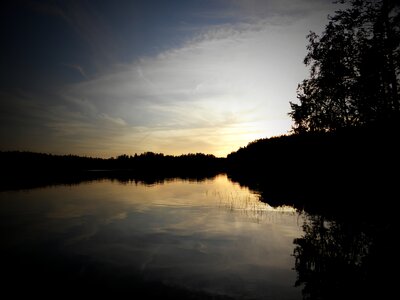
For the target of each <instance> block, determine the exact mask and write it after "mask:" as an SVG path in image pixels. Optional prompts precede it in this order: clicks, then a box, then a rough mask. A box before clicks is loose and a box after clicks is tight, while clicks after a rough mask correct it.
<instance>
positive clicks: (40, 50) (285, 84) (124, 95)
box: [0, 0, 338, 157]
mask: <svg viewBox="0 0 400 300" xmlns="http://www.w3.org/2000/svg"><path fill="white" fill-rule="evenodd" d="M336 9H338V6H337V5H335V4H332V3H331V1H327V0H300V1H290V0H271V1H270V0H187V1H183V0H182V1H161V0H159V1H154V0H146V1H105V0H103V1H56V0H52V1H51V0H48V1H33V0H27V1H11V3H10V4H3V9H2V10H1V13H0V14H1V21H0V22H1V29H0V30H1V36H2V39H3V41H2V47H1V50H0V51H1V52H0V53H1V55H0V63H1V66H2V67H1V70H0V128H1V129H0V137H1V140H2V143H1V148H0V150H29V151H40V152H50V153H57V154H68V153H72V154H78V155H89V156H101V157H110V156H116V155H119V154H122V153H126V154H134V153H141V152H144V151H154V152H164V153H166V154H175V155H179V154H182V153H189V152H192V153H193V152H204V153H212V154H215V155H217V156H225V155H226V154H228V153H230V152H232V151H235V150H237V149H238V148H239V147H241V146H245V145H247V143H249V142H251V141H253V140H255V139H258V138H264V137H270V136H275V135H280V134H286V133H287V132H288V131H289V130H290V128H291V124H292V122H291V120H290V118H289V117H288V115H287V113H288V112H289V111H290V106H289V101H295V100H296V87H297V84H298V83H299V82H301V81H302V80H303V79H304V78H306V77H307V75H308V70H307V68H306V67H305V66H304V65H303V63H302V61H303V58H304V56H305V55H306V45H307V40H306V35H307V33H308V32H309V31H310V30H313V31H316V32H321V31H322V30H323V28H324V26H325V24H326V23H327V15H328V14H332V13H333V12H334V10H336Z"/></svg>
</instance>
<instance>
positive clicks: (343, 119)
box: [289, 0, 400, 133]
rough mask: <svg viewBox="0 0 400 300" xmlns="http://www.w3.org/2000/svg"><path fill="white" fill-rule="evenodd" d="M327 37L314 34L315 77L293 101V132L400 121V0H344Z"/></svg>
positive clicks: (310, 61)
mask: <svg viewBox="0 0 400 300" xmlns="http://www.w3.org/2000/svg"><path fill="white" fill-rule="evenodd" d="M338 2H340V3H341V4H342V5H343V6H344V8H343V9H339V10H338V11H336V12H335V14H334V15H333V16H330V17H329V23H328V24H327V25H326V27H325V31H324V32H323V33H322V35H321V36H319V35H317V34H316V33H315V32H310V34H309V35H308V37H307V38H308V41H309V44H308V46H307V50H308V54H307V56H306V57H305V59H304V63H305V65H307V66H308V67H309V68H310V77H309V78H308V79H305V80H304V81H303V82H302V83H300V84H299V86H298V89H297V98H298V101H297V103H294V102H290V105H291V109H292V111H291V112H290V113H289V115H290V116H291V117H292V119H293V121H294V126H293V131H294V132H295V133H299V132H309V131H322V132H326V131H334V130H337V129H340V128H348V127H359V126H375V125H376V124H385V123H386V124H389V125H392V124H396V123H397V122H398V118H399V116H400V104H399V84H400V83H399V80H400V4H399V1H396V0H380V1H377V0H371V1H368V0H351V1H338Z"/></svg>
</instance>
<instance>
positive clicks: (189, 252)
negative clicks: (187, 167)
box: [0, 175, 305, 299]
mask: <svg viewBox="0 0 400 300" xmlns="http://www.w3.org/2000/svg"><path fill="white" fill-rule="evenodd" d="M0 220H1V221H0V222H1V234H2V242H1V243H2V244H1V248H2V250H1V252H2V258H3V261H4V263H3V267H2V268H3V270H2V273H3V275H5V276H3V277H5V278H6V279H4V280H3V284H2V285H3V288H2V290H3V293H4V292H11V293H13V294H14V296H15V297H16V296H19V295H22V294H29V295H40V296H49V297H54V298H57V297H58V298H59V297H61V296H66V295H70V296H71V295H72V296H79V293H82V294H86V295H104V294H106V293H109V294H111V295H117V294H122V293H123V294H124V295H126V294H128V295H132V296H138V295H141V296H143V298H144V299H145V298H148V297H154V296H156V297H158V296H161V297H163V298H164V299H178V298H182V299H187V298H188V299H301V298H302V291H301V288H300V287H295V282H296V278H297V273H296V271H295V270H294V266H295V258H294V256H293V252H294V248H295V244H294V241H295V240H296V239H298V238H300V237H302V236H303V224H304V221H305V217H304V215H303V214H302V213H299V212H298V211H297V210H296V209H294V208H292V207H289V206H280V207H275V208H274V207H271V206H269V205H268V204H267V203H264V202H261V201H260V199H259V195H258V194H257V193H255V192H252V191H250V190H249V189H248V188H245V187H241V186H240V185H239V184H238V183H234V182H232V181H230V180H229V179H228V178H227V176H226V175H218V176H216V177H214V178H209V179H205V180H184V179H169V180H166V181H163V182H160V183H154V184H145V183H141V182H138V181H136V182H135V181H130V180H127V181H124V182H121V181H118V180H111V179H110V180H107V179H103V180H96V181H89V182H83V183H80V184H74V185H55V186H48V187H40V188H34V189H25V190H19V191H3V192H0ZM139 298H140V297H139Z"/></svg>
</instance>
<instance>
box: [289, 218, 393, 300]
mask: <svg viewBox="0 0 400 300" xmlns="http://www.w3.org/2000/svg"><path fill="white" fill-rule="evenodd" d="M379 223H380V222H379ZM303 229H304V235H303V237H301V238H298V239H295V240H294V244H295V245H296V246H295V249H294V257H295V270H296V271H297V275H298V277H297V281H296V284H295V285H296V286H302V287H303V290H302V293H303V297H304V299H344V298H346V299H363V298H364V299H365V298H370V297H371V298H375V297H377V298H376V299H379V298H382V296H383V295H390V292H391V291H393V290H394V285H393V283H394V276H393V275H392V273H393V271H394V270H391V268H393V263H394V258H395V257H394V255H393V254H394V253H393V252H392V251H391V250H394V247H393V246H392V245H393V243H394V242H393V238H394V237H395V236H394V235H392V234H394V231H393V232H392V229H393V228H392V227H391V226H390V225H388V223H383V224H382V223H380V224H375V225H371V224H370V223H369V225H366V223H364V222H357V221H355V222H347V221H326V220H325V218H324V217H322V216H309V218H308V219H307V220H305V223H304V225H303ZM390 239H391V240H390ZM389 241H392V243H388V242H389Z"/></svg>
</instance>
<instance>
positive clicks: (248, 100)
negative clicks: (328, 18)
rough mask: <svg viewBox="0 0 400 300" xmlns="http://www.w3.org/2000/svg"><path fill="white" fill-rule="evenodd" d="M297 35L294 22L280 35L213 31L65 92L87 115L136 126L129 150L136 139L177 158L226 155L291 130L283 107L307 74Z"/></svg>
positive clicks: (258, 28) (258, 29) (269, 29)
mask: <svg viewBox="0 0 400 300" xmlns="http://www.w3.org/2000/svg"><path fill="white" fill-rule="evenodd" d="M285 34H286V35H285ZM296 34H298V32H297V26H296V25H293V26H287V27H286V28H285V30H284V31H282V28H280V27H273V26H271V25H270V24H267V23H257V24H254V25H249V24H246V23H243V24H239V25H236V26H219V27H218V28H217V27H214V28H212V29H210V30H209V32H206V33H203V34H202V35H200V36H198V37H196V38H194V39H192V40H191V41H189V42H188V43H186V44H185V45H184V46H183V47H180V48H175V49H171V50H169V51H166V52H163V53H161V54H159V55H157V56H155V57H144V58H142V59H140V60H137V61H135V62H134V63H132V64H128V65H123V66H118V67H115V68H114V69H113V70H110V71H109V73H108V74H106V75H103V76H101V77H98V78H96V79H93V80H89V81H85V82H83V83H80V84H76V85H72V86H69V87H68V88H67V89H66V90H65V91H64V92H63V95H64V97H65V99H67V100H68V101H69V102H70V103H71V104H73V105H78V106H79V108H77V110H78V111H83V112H85V111H86V112H87V114H88V116H89V115H91V113H90V112H91V111H93V108H95V110H96V111H97V113H96V114H97V116H98V115H99V114H106V115H107V116H109V117H110V118H113V119H118V120H120V122H119V123H120V124H123V125H124V126H125V127H126V128H130V129H132V132H135V130H136V131H137V129H138V128H140V132H141V135H139V136H138V137H137V138H134V136H131V137H132V139H131V141H132V148H131V149H132V150H133V149H135V140H136V142H138V143H139V141H140V144H141V145H140V149H136V150H137V151H139V152H140V150H142V151H145V150H157V151H170V153H174V154H177V153H178V152H184V151H185V150H186V151H193V150H194V148H195V147H194V145H196V146H199V148H198V149H197V151H204V152H212V153H218V154H219V155H225V154H227V153H228V152H229V151H233V150H235V149H236V148H238V147H240V146H242V145H243V144H246V143H247V142H250V141H251V140H253V139H255V138H261V137H265V136H271V135H278V134H282V133H285V132H287V131H288V130H289V129H290V124H291V121H290V119H289V118H288V117H287V112H288V110H289V105H288V102H289V101H290V100H292V99H294V98H295V88H296V85H297V82H298V81H300V80H301V77H299V75H298V74H299V73H300V74H302V72H303V71H305V70H303V71H302V66H301V64H299V63H298V61H301V60H302V58H303V54H304V51H305V49H301V48H293V47H292V48H291V47H290V43H291V40H290V39H293V37H294V36H296ZM304 34H305V33H304ZM300 38H301V37H300ZM301 45H302V43H300V46H301ZM285 54H286V55H285ZM282 57H283V58H284V59H282ZM296 68H297V69H296ZM287 70H291V71H292V72H293V73H287ZM288 82H291V86H292V89H290V90H287V88H286V86H287V84H288ZM143 135H145V136H148V137H147V138H146V143H143V142H142V141H141V140H142V139H143ZM161 145H162V146H161ZM178 145H179V147H178ZM163 147H164V148H163ZM174 147H175V148H174Z"/></svg>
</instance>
